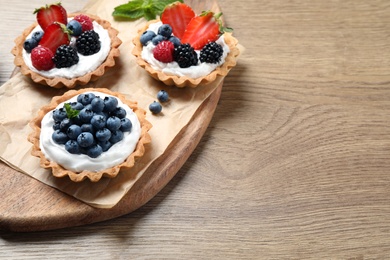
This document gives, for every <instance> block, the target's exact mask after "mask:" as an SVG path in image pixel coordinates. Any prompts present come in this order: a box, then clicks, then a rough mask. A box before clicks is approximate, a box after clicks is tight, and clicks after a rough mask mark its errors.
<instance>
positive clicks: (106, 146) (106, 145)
mask: <svg viewBox="0 0 390 260" xmlns="http://www.w3.org/2000/svg"><path fill="white" fill-rule="evenodd" d="M99 145H100V147H102V149H103V152H107V151H108V149H110V148H111V146H112V143H111V142H110V141H104V142H99Z"/></svg>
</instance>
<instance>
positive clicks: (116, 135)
mask: <svg viewBox="0 0 390 260" xmlns="http://www.w3.org/2000/svg"><path fill="white" fill-rule="evenodd" d="M123 136H124V135H123V132H122V131H120V130H117V131H115V132H112V133H111V138H110V140H109V141H110V142H111V143H112V144H115V143H117V142H119V141H121V140H122V139H123Z"/></svg>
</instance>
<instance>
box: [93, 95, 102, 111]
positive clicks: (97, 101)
mask: <svg viewBox="0 0 390 260" xmlns="http://www.w3.org/2000/svg"><path fill="white" fill-rule="evenodd" d="M91 109H92V111H93V112H102V111H103V109H104V101H103V99H101V98H100V97H95V98H94V99H92V101H91Z"/></svg>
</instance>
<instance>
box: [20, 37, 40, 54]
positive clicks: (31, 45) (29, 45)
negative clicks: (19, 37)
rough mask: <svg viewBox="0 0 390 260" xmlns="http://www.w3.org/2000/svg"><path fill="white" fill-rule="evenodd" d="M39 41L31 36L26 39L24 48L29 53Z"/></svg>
mask: <svg viewBox="0 0 390 260" xmlns="http://www.w3.org/2000/svg"><path fill="white" fill-rule="evenodd" d="M38 43H39V42H38V41H37V40H36V39H34V38H29V39H27V40H25V41H24V43H23V48H24V49H25V51H26V52H27V53H30V52H31V51H32V50H33V49H34V48H35V47H37V46H38Z"/></svg>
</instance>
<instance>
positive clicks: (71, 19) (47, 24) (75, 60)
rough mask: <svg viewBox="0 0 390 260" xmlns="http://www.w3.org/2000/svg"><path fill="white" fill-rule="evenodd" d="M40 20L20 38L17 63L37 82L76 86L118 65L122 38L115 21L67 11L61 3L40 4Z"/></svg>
mask: <svg viewBox="0 0 390 260" xmlns="http://www.w3.org/2000/svg"><path fill="white" fill-rule="evenodd" d="M34 13H35V14H36V18H37V22H36V23H34V24H33V25H31V26H30V27H28V28H27V29H25V30H24V32H23V34H22V35H21V36H19V37H18V38H16V40H15V47H14V48H13V49H12V54H14V56H15V59H14V63H15V65H16V66H18V67H20V68H21V72H22V74H24V75H26V76H30V77H31V79H32V80H33V81H34V82H37V83H40V84H44V85H48V86H50V87H54V88H62V87H67V88H74V87H75V86H76V85H85V84H87V83H88V82H90V81H94V80H96V79H98V78H99V77H100V76H102V75H103V74H104V73H105V71H106V69H107V68H109V67H113V66H114V65H115V58H116V57H118V56H119V49H118V47H119V46H120V45H121V43H122V42H121V40H120V39H119V38H118V37H117V35H118V31H117V30H116V29H114V28H112V27H111V24H110V23H109V22H108V21H106V20H102V19H100V18H99V17H97V16H94V15H90V14H81V13H75V14H69V15H68V14H67V11H66V9H65V8H64V7H63V6H62V5H61V4H60V3H57V4H51V5H46V6H44V7H41V8H38V9H36V10H35V12H34Z"/></svg>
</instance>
